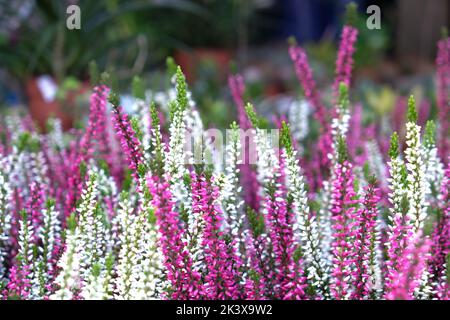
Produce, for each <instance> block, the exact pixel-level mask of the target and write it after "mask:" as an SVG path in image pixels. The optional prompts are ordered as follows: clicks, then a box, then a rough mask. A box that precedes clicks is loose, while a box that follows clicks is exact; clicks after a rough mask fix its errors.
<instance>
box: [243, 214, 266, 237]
mask: <svg viewBox="0 0 450 320" xmlns="http://www.w3.org/2000/svg"><path fill="white" fill-rule="evenodd" d="M247 218H248V222H249V224H250V228H251V230H252V233H253V237H254V238H257V237H259V236H260V235H261V234H263V233H264V230H265V225H264V216H263V215H262V214H259V213H258V212H256V211H255V210H253V209H252V208H250V207H248V208H247Z"/></svg>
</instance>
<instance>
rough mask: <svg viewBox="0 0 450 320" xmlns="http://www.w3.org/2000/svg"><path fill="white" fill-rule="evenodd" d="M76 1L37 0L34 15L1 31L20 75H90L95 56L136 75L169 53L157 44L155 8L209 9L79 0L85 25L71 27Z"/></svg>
mask: <svg viewBox="0 0 450 320" xmlns="http://www.w3.org/2000/svg"><path fill="white" fill-rule="evenodd" d="M25 4H27V1H24V2H23V5H25ZM70 4H74V3H73V1H67V0H65V1H52V0H36V1H34V6H33V8H32V10H31V13H30V15H29V16H28V17H26V19H23V21H22V23H21V24H20V26H19V27H18V28H17V29H16V30H14V32H9V33H8V32H7V33H5V32H3V33H0V61H2V64H3V65H4V66H3V67H4V68H6V69H7V70H8V71H9V72H10V73H11V74H12V75H14V76H17V77H19V78H20V79H26V78H29V77H32V76H33V75H38V74H51V75H53V76H54V77H55V79H56V80H57V81H59V82H61V81H63V79H64V78H65V76H66V75H71V76H74V77H77V78H78V79H85V78H87V76H88V69H89V68H88V66H89V62H90V61H92V60H94V61H96V62H97V63H98V65H99V67H100V69H101V70H114V71H115V73H116V74H117V76H118V77H119V78H120V79H124V78H131V77H132V76H133V75H135V74H137V73H140V72H141V71H142V70H143V68H144V66H145V65H146V64H149V63H152V61H155V60H158V59H159V60H161V59H163V57H164V56H166V55H167V52H164V50H163V51H161V50H159V51H158V50H155V51H153V50H152V49H153V48H158V46H156V43H158V44H159V47H161V43H160V42H158V41H160V40H161V39H160V38H157V39H154V38H152V37H153V36H154V35H155V34H158V33H159V32H160V28H159V26H158V24H157V23H148V20H146V19H147V16H146V15H147V14H148V13H149V12H152V13H153V12H156V11H159V12H168V13H169V14H173V13H174V11H180V12H189V14H191V15H194V16H195V15H200V14H202V12H203V10H202V8H201V7H200V6H198V5H197V4H195V3H194V2H192V1H187V0H170V1H146V0H130V1H124V0H106V1H89V0H78V1H76V3H75V4H77V5H78V6H79V7H80V9H81V29H80V30H69V29H67V27H66V19H67V17H68V15H67V13H66V9H67V7H68V5H70ZM3 5H5V6H7V5H8V4H2V6H3ZM28 5H29V2H28ZM15 6H17V3H15ZM2 9H3V8H2ZM171 21H172V22H173V20H171ZM11 23H12V22H11ZM177 25H178V24H177ZM99 39H101V41H99ZM162 47H163V48H164V46H162ZM150 50H152V55H151V56H150V55H149V54H148V52H149V51H150ZM130 66H131V68H130Z"/></svg>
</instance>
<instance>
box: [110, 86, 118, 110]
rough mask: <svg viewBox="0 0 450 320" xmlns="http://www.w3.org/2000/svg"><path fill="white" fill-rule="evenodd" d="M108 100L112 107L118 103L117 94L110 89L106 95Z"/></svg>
mask: <svg viewBox="0 0 450 320" xmlns="http://www.w3.org/2000/svg"><path fill="white" fill-rule="evenodd" d="M108 101H109V103H111V104H112V105H113V107H115V108H117V107H118V106H119V105H120V98H119V95H118V94H117V93H116V92H114V91H113V90H111V92H110V93H109V96H108Z"/></svg>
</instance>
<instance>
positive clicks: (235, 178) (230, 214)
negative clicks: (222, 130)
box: [215, 123, 244, 253]
mask: <svg viewBox="0 0 450 320" xmlns="http://www.w3.org/2000/svg"><path fill="white" fill-rule="evenodd" d="M230 133H231V134H230V136H229V141H228V142H227V146H226V159H225V174H224V176H223V183H222V184H223V185H222V186H221V188H220V191H221V192H220V198H219V200H221V203H222V208H223V213H224V216H225V220H224V222H225V225H226V226H227V228H228V231H229V232H230V234H231V235H232V237H233V238H234V239H236V240H237V241H236V243H235V248H236V252H237V253H239V252H240V251H241V250H240V247H243V246H244V238H243V234H242V228H243V224H244V221H243V219H244V214H243V212H242V207H243V204H244V201H243V199H242V198H241V192H242V187H241V186H240V185H239V171H240V169H239V167H238V165H239V164H241V162H242V161H241V160H240V155H241V147H242V146H241V141H240V136H239V128H238V127H237V125H236V123H233V125H232V127H231V131H230ZM215 181H220V179H215Z"/></svg>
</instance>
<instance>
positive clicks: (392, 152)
mask: <svg viewBox="0 0 450 320" xmlns="http://www.w3.org/2000/svg"><path fill="white" fill-rule="evenodd" d="M398 149H399V147H398V134H397V132H395V131H394V133H393V134H392V136H391V145H390V147H389V157H390V158H391V159H397V158H398V155H399V151H398Z"/></svg>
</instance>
